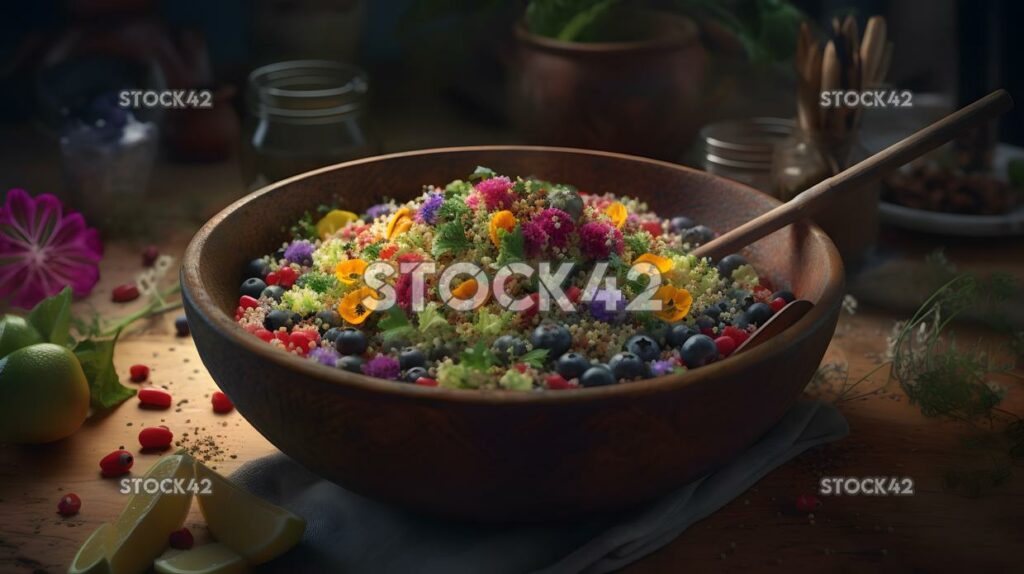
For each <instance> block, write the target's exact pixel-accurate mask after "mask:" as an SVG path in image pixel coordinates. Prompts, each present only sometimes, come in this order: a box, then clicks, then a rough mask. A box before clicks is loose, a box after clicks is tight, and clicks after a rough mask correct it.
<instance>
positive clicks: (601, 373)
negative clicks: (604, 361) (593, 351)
mask: <svg viewBox="0 0 1024 574" xmlns="http://www.w3.org/2000/svg"><path fill="white" fill-rule="evenodd" d="M580 384H581V385H583V386H584V387H603V386H606V385H614V384H615V375H613V374H612V372H611V371H610V370H609V369H608V367H605V366H604V365H599V366H596V367H590V368H589V369H587V370H586V371H584V372H583V374H582V375H580Z"/></svg>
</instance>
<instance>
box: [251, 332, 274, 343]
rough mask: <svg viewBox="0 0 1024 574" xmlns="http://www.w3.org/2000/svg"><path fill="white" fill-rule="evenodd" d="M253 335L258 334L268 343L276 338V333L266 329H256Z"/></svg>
mask: <svg viewBox="0 0 1024 574" xmlns="http://www.w3.org/2000/svg"><path fill="white" fill-rule="evenodd" d="M253 335H256V336H257V337H259V338H260V339H263V340H264V341H266V342H268V343H269V342H270V341H271V340H272V339H273V338H274V334H273V333H271V332H270V331H268V330H266V329H256V332H254V333H253Z"/></svg>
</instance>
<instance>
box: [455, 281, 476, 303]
mask: <svg viewBox="0 0 1024 574" xmlns="http://www.w3.org/2000/svg"><path fill="white" fill-rule="evenodd" d="M478 287H479V285H477V282H476V279H473V278H472V277H470V278H469V279H466V280H465V281H463V282H462V283H459V286H458V287H456V288H455V289H452V295H454V296H455V297H456V298H458V299H472V298H473V295H476V290H477V288H478Z"/></svg>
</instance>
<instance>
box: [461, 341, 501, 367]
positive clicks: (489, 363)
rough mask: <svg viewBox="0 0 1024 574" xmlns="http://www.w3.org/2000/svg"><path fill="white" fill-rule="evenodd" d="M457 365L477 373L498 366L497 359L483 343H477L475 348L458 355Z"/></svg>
mask: <svg viewBox="0 0 1024 574" xmlns="http://www.w3.org/2000/svg"><path fill="white" fill-rule="evenodd" d="M459 364H460V365H463V366H465V367H467V368H470V369H474V370H477V371H486V370H487V369H489V368H491V367H493V366H494V365H497V364H498V358H497V357H496V356H495V355H494V353H492V352H491V350H490V349H489V348H488V347H487V345H485V344H484V343H483V341H477V343H476V345H475V346H473V347H470V348H468V349H466V350H465V351H463V352H462V354H461V355H459Z"/></svg>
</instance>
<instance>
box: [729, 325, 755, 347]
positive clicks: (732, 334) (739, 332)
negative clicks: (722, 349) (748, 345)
mask: <svg viewBox="0 0 1024 574" xmlns="http://www.w3.org/2000/svg"><path fill="white" fill-rule="evenodd" d="M722 334H723V335H725V336H726V337H729V338H730V339H732V340H733V341H735V342H736V346H737V347H738V346H740V345H742V344H743V341H746V340H747V339H749V338H750V333H748V332H747V331H744V330H743V329H740V328H739V327H733V326H732V325H729V326H728V327H726V328H724V329H722Z"/></svg>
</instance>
